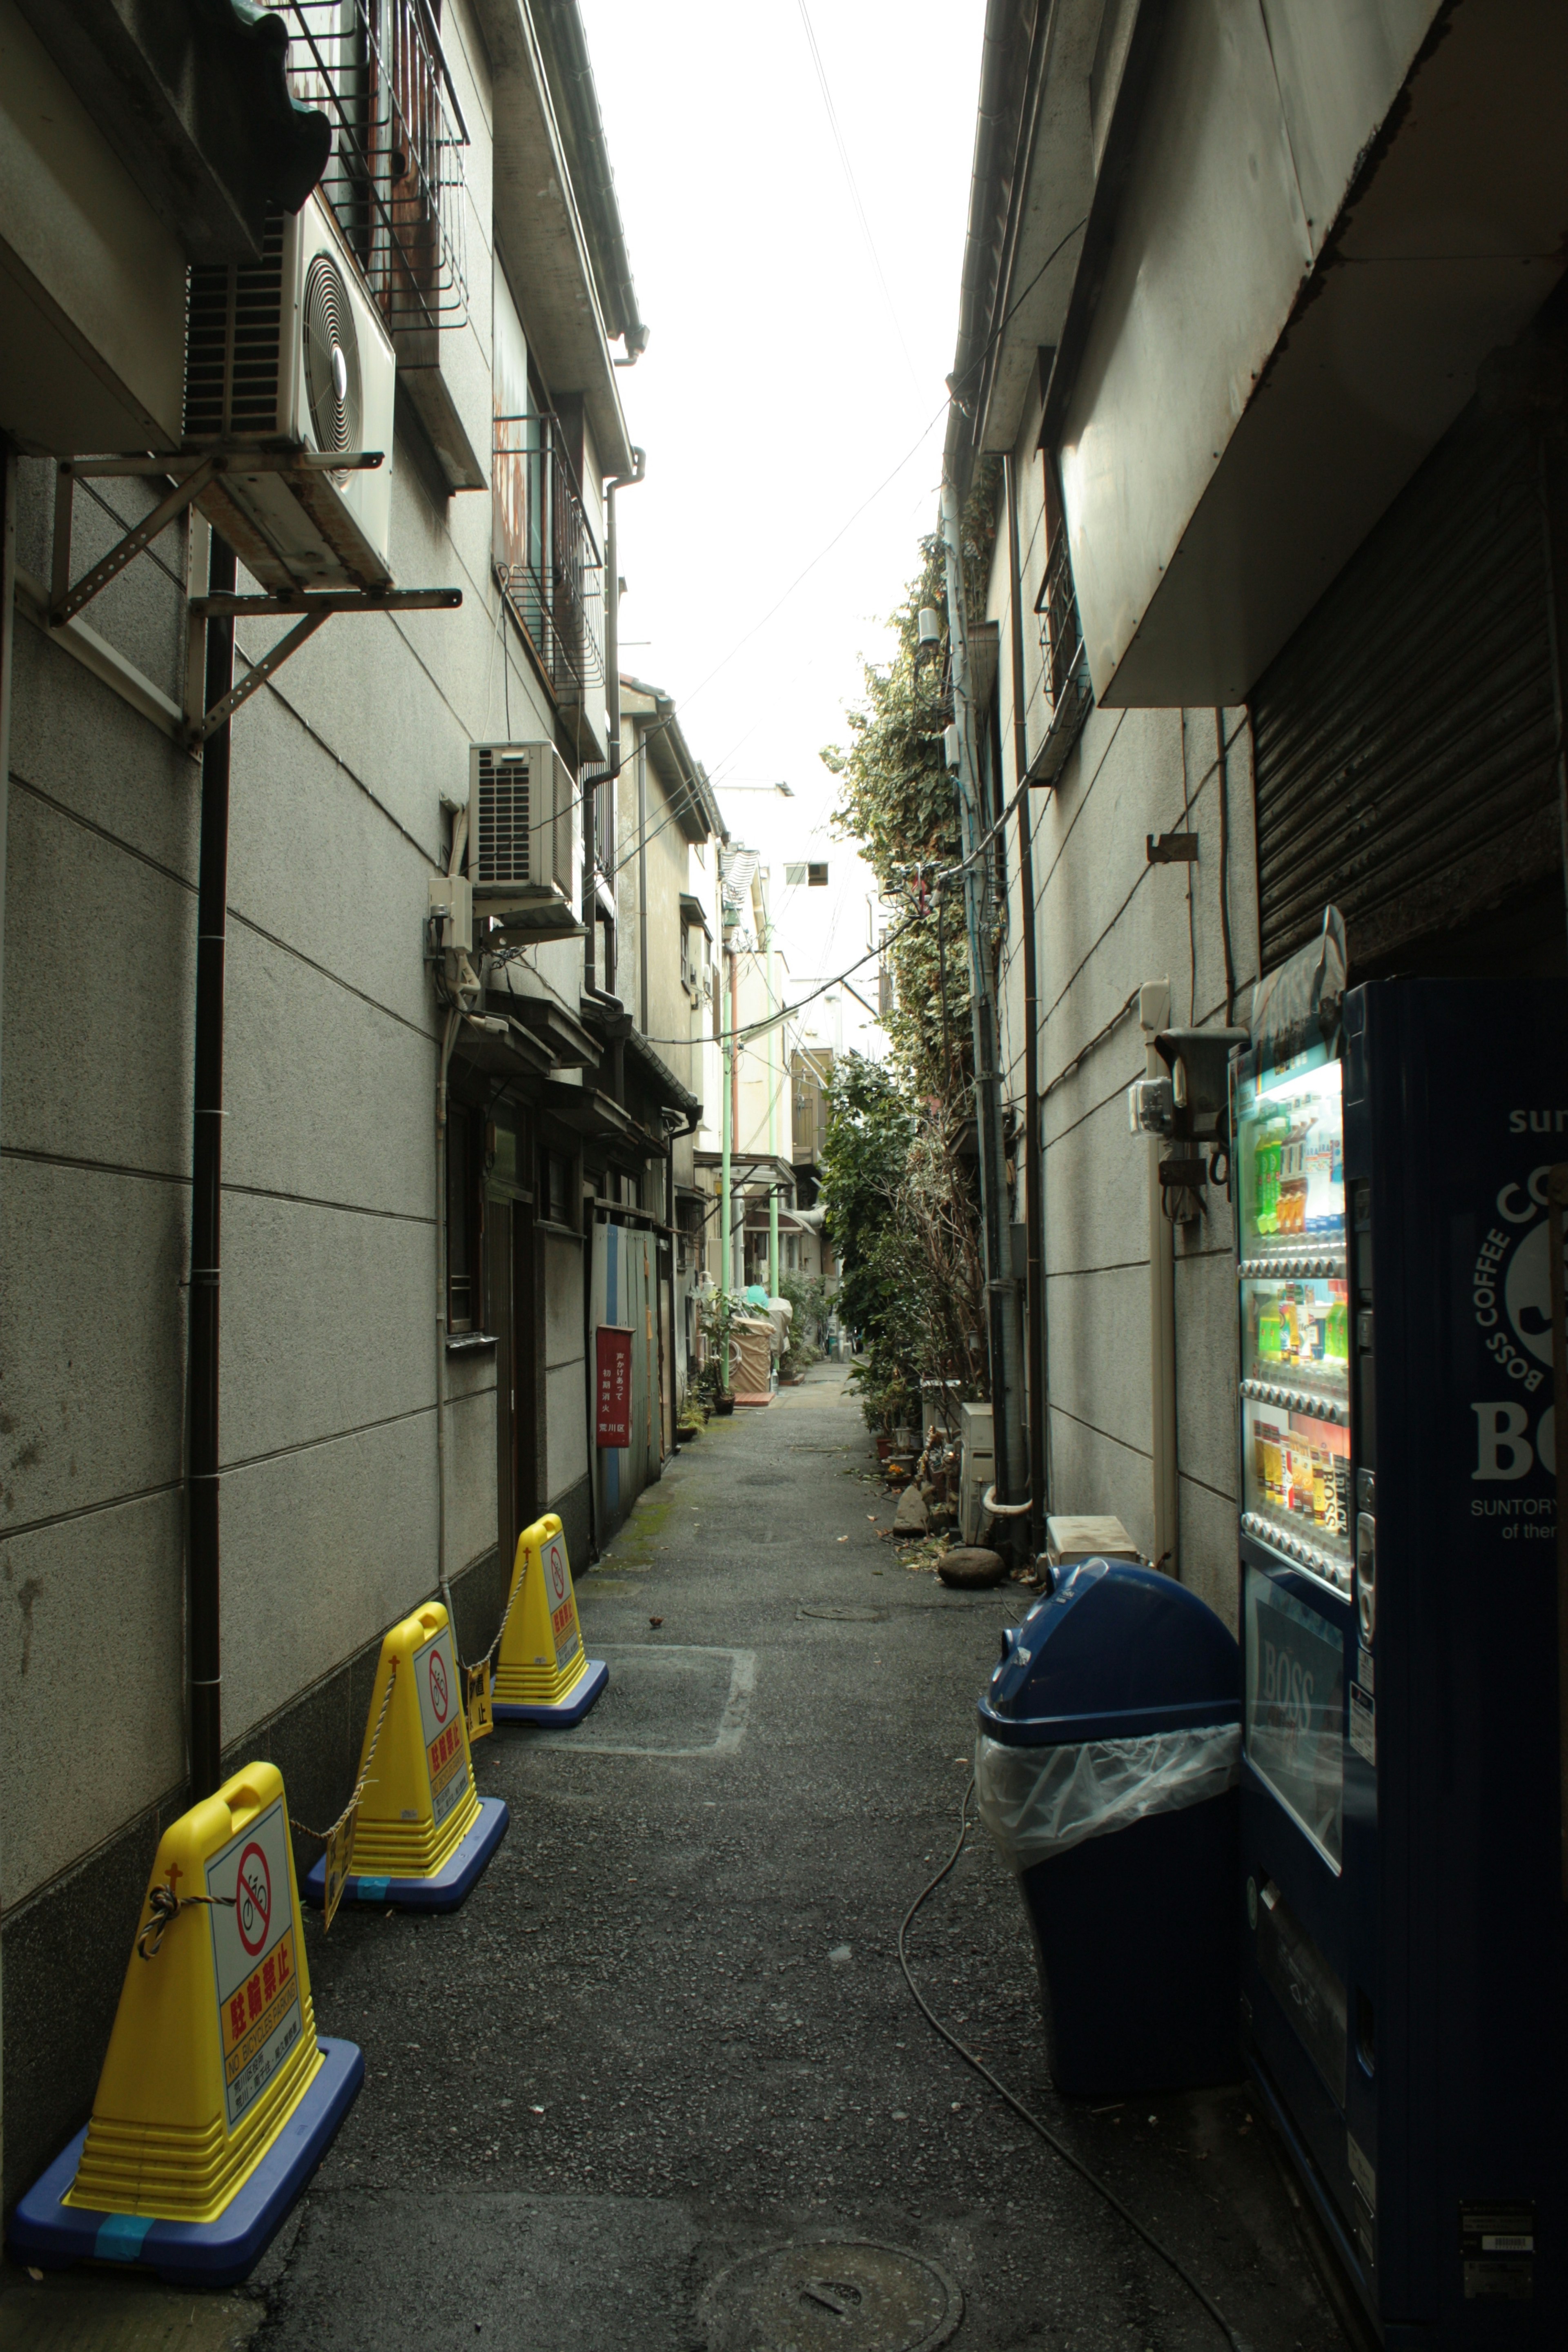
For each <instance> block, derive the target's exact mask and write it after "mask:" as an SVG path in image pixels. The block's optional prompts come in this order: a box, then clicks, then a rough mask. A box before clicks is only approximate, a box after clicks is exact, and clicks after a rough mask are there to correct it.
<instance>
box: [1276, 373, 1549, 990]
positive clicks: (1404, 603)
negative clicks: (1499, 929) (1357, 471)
mask: <svg viewBox="0 0 1568 2352" xmlns="http://www.w3.org/2000/svg"><path fill="white" fill-rule="evenodd" d="M1538 468H1539V459H1538V457H1537V453H1536V448H1535V444H1534V441H1533V438H1532V436H1531V434H1530V433H1529V432H1528V431H1527V430H1526V429H1525V428H1523V427H1522V426H1521V425H1518V424H1515V423H1513V422H1511V421H1509V420H1506V419H1499V418H1497V417H1483V416H1481V415H1479V412H1478V411H1476V410H1475V409H1474V408H1472V409H1470V410H1468V411H1467V412H1466V414H1465V415H1464V416H1462V417H1461V418H1460V420H1459V422H1458V425H1455V426H1454V428H1453V430H1452V431H1451V432H1450V433H1449V434H1448V435H1447V437H1446V438H1445V439H1444V440H1443V441H1442V442H1441V443H1440V444H1439V445H1438V446H1437V448H1436V449H1435V450H1434V451H1433V453H1432V455H1431V457H1428V458H1427V460H1426V463H1425V464H1424V465H1423V466H1422V467H1421V469H1420V471H1419V472H1418V473H1417V474H1416V475H1415V478H1413V479H1412V480H1411V482H1410V483H1409V484H1408V485H1407V486H1406V488H1405V489H1404V490H1403V491H1402V492H1401V494H1400V496H1399V498H1398V499H1396V500H1395V501H1394V505H1393V506H1392V507H1391V508H1390V509H1389V511H1388V512H1387V514H1386V515H1385V516H1384V518H1383V520H1382V521H1381V522H1380V523H1378V524H1377V525H1376V527H1375V528H1374V530H1373V532H1372V534H1371V536H1370V537H1369V538H1368V540H1367V541H1366V542H1365V544H1364V545H1363V547H1361V548H1359V549H1358V550H1357V551H1356V553H1355V554H1354V555H1353V556H1352V558H1351V561H1350V562H1349V563H1348V564H1347V565H1346V566H1345V568H1344V570H1343V571H1342V572H1341V574H1340V576H1339V578H1338V579H1337V580H1336V581H1335V582H1334V584H1333V586H1332V587H1331V589H1329V590H1328V592H1327V593H1326V594H1325V595H1324V596H1323V597H1322V598H1321V601H1320V602H1319V604H1317V606H1316V607H1315V609H1314V610H1313V611H1312V612H1311V613H1310V614H1309V615H1308V617H1307V619H1306V620H1305V621H1304V622H1303V623H1302V625H1301V626H1300V629H1298V630H1297V632H1296V635H1294V636H1293V637H1292V638H1291V640H1290V642H1289V645H1288V646H1286V647H1285V649H1284V651H1283V652H1282V653H1281V654H1280V655H1279V656H1278V657H1277V659H1276V660H1275V661H1274V663H1273V664H1272V666H1271V667H1269V668H1268V670H1266V671H1265V673H1264V675H1263V677H1261V678H1260V679H1259V681H1258V686H1257V688H1256V689H1255V690H1254V694H1253V698H1252V705H1251V709H1252V723H1253V734H1254V744H1255V758H1256V770H1255V772H1256V783H1257V794H1258V915H1259V925H1260V932H1261V953H1262V969H1263V970H1264V971H1270V970H1272V969H1273V967H1274V966H1275V965H1276V964H1278V963H1279V961H1281V960H1282V959H1283V958H1284V957H1285V956H1287V955H1289V953H1290V952H1291V950H1293V949H1295V948H1298V947H1300V945H1301V944H1302V942H1303V941H1304V940H1307V939H1309V938H1310V936H1311V935H1312V934H1313V932H1314V931H1315V930H1316V929H1317V927H1318V924H1319V922H1320V921H1321V915H1322V909H1323V906H1324V903H1325V901H1327V900H1332V901H1333V903H1334V904H1335V905H1336V906H1338V907H1339V908H1340V909H1341V911H1342V914H1343V915H1344V918H1345V923H1346V927H1347V929H1348V932H1349V935H1350V949H1351V955H1352V961H1357V962H1365V961H1370V960H1373V959H1380V960H1381V959H1383V958H1385V957H1387V956H1388V955H1389V954H1390V953H1392V952H1393V951H1394V950H1398V949H1399V948H1401V947H1402V946H1404V945H1405V944H1406V943H1408V942H1411V941H1414V940H1419V939H1422V938H1426V937H1427V936H1429V935H1430V934H1432V933H1434V932H1436V931H1439V930H1442V929H1450V928H1454V927H1458V926H1460V925H1463V924H1465V923H1466V922H1468V921H1469V920H1471V919H1474V918H1475V917H1477V916H1479V914H1481V913H1483V912H1484V911H1485V910H1486V909H1488V908H1495V907H1497V906H1499V905H1500V904H1502V903H1503V902H1505V901H1506V900H1507V899H1508V898H1510V897H1511V896H1512V895H1513V893H1514V892H1515V891H1516V890H1517V889H1519V888H1521V887H1524V886H1526V885H1528V884H1529V883H1531V882H1532V881H1538V880H1539V879H1540V878H1541V877H1542V876H1543V875H1545V874H1547V873H1550V872H1551V871H1552V870H1553V868H1555V867H1556V866H1558V865H1559V863H1560V860H1561V835H1560V824H1559V810H1558V806H1557V792H1556V784H1555V779H1554V775H1553V766H1552V762H1553V746H1554V741H1555V732H1556V729H1555V719H1554V713H1553V701H1552V668H1551V644H1550V637H1549V627H1548V616H1547V588H1546V568H1545V548H1544V540H1543V532H1542V499H1541V488H1540V477H1539V470H1538Z"/></svg>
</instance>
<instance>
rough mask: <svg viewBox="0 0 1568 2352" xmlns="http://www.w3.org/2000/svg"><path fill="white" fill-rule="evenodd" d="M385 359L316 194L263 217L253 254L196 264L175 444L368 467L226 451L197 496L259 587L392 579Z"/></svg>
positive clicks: (372, 316)
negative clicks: (367, 462) (269, 464)
mask: <svg viewBox="0 0 1568 2352" xmlns="http://www.w3.org/2000/svg"><path fill="white" fill-rule="evenodd" d="M396 379H397V365H396V361H395V358H394V355H393V349H392V344H391V341H390V340H389V339H388V336H387V333H386V330H385V329H384V326H383V325H382V322H381V320H380V317H379V315H378V314H377V311H376V309H375V305H374V302H373V301H372V299H371V298H370V296H369V294H368V293H367V292H366V290H365V287H364V282H363V278H361V277H360V275H359V272H358V270H357V268H356V267H355V264H354V262H353V257H352V256H351V254H350V253H349V250H348V247H346V246H345V244H344V243H343V240H342V236H341V235H340V233H339V230H338V226H337V223H336V221H335V220H334V219H333V216H332V214H331V209H330V207H329V206H328V205H327V204H326V203H325V202H324V200H323V199H322V198H321V196H320V195H319V194H318V195H312V196H310V197H308V198H307V200H306V202H305V203H304V205H302V206H301V207H300V211H299V212H298V213H296V214H293V215H289V214H286V213H277V214H274V215H271V216H270V218H269V219H268V226H267V234H266V238H265V240H264V243H263V247H262V254H261V258H260V260H259V261H258V262H228V263H217V264H214V265H211V266H207V265H201V266H198V267H196V268H193V269H192V271H191V275H190V290H189V293H188V296H187V299H186V314H185V446H186V448H187V449H191V450H199V449H212V448H216V449H223V450H225V451H233V450H235V449H240V450H245V449H251V448H254V449H257V450H258V451H263V450H264V451H268V452H271V453H289V452H296V451H311V452H318V453H320V454H321V455H324V456H329V457H330V456H332V455H334V454H336V453H338V452H342V453H343V454H344V455H346V454H348V453H349V452H351V451H360V450H380V451H382V452H383V453H384V457H383V462H382V463H381V464H380V465H379V466H377V467H353V468H351V467H342V468H333V469H331V471H326V470H322V471H320V472H310V471H297V472H287V471H285V472H277V471H269V470H263V469H261V468H258V470H257V471H256V472H254V473H250V472H247V470H246V467H245V464H244V460H243V457H240V458H238V459H237V458H235V457H229V458H228V459H227V461H226V466H225V468H224V470H223V472H222V473H221V474H220V475H219V476H218V477H217V478H216V480H214V481H213V482H212V483H210V484H209V485H208V487H207V488H205V490H204V491H203V492H202V494H201V496H200V498H199V499H197V502H196V503H197V504H198V506H199V507H200V508H201V510H202V512H203V513H204V514H205V516H206V517H207V520H209V521H210V522H211V523H212V525H213V527H214V528H215V530H220V531H221V532H222V533H223V535H224V537H225V538H226V540H227V541H229V543H230V544H231V546H232V547H233V548H234V550H235V551H236V553H237V555H238V557H239V559H240V561H241V562H243V563H244V564H245V566H246V567H247V570H248V571H250V572H253V573H254V574H255V576H256V578H257V579H258V580H259V581H260V582H261V583H262V585H263V586H264V587H266V588H268V589H269V590H271V591H273V592H275V593H277V592H282V593H289V592H290V591H292V590H296V589H301V588H384V587H385V586H387V585H388V583H390V581H391V578H392V570H391V565H390V563H389V562H388V560H387V549H388V542H389V539H390V529H391V521H392V415H393V402H394V397H395V389H396Z"/></svg>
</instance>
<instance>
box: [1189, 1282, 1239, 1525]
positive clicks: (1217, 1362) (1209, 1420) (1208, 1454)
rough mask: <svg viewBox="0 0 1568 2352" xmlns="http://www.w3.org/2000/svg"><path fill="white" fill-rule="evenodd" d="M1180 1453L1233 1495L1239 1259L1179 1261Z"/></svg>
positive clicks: (1207, 1483) (1205, 1480) (1191, 1467)
mask: <svg viewBox="0 0 1568 2352" xmlns="http://www.w3.org/2000/svg"><path fill="white" fill-rule="evenodd" d="M1175 1289H1176V1451H1177V1455H1178V1458H1179V1459H1180V1462H1181V1465H1182V1467H1183V1469H1184V1470H1189V1471H1191V1473H1192V1475H1193V1476H1194V1478H1199V1479H1201V1480H1202V1481H1203V1483H1204V1485H1205V1486H1210V1487H1214V1488H1215V1489H1217V1490H1218V1492H1219V1493H1221V1494H1223V1495H1228V1496H1231V1497H1232V1498H1234V1497H1235V1496H1236V1495H1237V1493H1238V1491H1239V1487H1238V1481H1237V1471H1238V1466H1239V1465H1238V1464H1237V1402H1236V1383H1237V1379H1238V1377H1239V1374H1240V1367H1239V1364H1238V1363H1237V1321H1236V1315H1237V1308H1236V1261H1235V1259H1234V1258H1233V1257H1232V1256H1231V1255H1230V1253H1229V1251H1228V1250H1227V1251H1226V1252H1225V1253H1224V1255H1215V1256H1208V1257H1178V1258H1177V1260H1176V1285H1175Z"/></svg>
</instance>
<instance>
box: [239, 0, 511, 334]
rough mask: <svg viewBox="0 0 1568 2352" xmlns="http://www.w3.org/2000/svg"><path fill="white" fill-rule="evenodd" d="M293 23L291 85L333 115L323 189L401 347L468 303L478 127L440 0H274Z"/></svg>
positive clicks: (455, 319)
mask: <svg viewBox="0 0 1568 2352" xmlns="http://www.w3.org/2000/svg"><path fill="white" fill-rule="evenodd" d="M266 5H268V7H270V8H272V9H273V10H274V12H275V13H276V14H277V15H279V16H282V17H283V18H284V19H285V21H286V23H287V25H288V27H289V89H290V90H291V91H292V93H293V95H294V97H295V98H296V99H297V100H300V102H301V103H302V104H305V105H310V106H315V107H319V108H321V110H322V112H323V113H325V114H326V116H327V118H328V120H329V121H330V122H331V126H332V148H331V155H330V157H329V158H328V162H327V168H326V170H325V172H324V173H322V175H321V193H322V194H323V195H324V196H326V197H327V199H328V200H329V202H330V203H331V207H332V210H333V212H334V214H335V215H336V216H337V220H338V225H339V226H340V227H341V228H342V232H343V236H344V237H345V239H346V240H347V242H348V245H349V247H350V248H351V250H352V251H353V254H354V256H355V257H356V258H357V260H358V262H359V265H360V268H361V269H362V270H363V273H364V278H365V281H366V283H367V284H368V286H369V288H370V289H371V292H372V294H373V295H374V298H375V301H376V304H377V307H378V308H379V310H380V311H381V314H382V316H383V318H384V320H385V321H386V324H387V329H388V331H389V332H390V333H391V335H392V339H393V341H394V343H395V344H396V345H397V346H398V347H399V354H400V357H401V356H402V355H403V352H404V350H405V347H406V346H407V345H408V344H409V342H410V339H413V341H417V340H418V339H419V338H421V337H425V338H427V337H428V335H429V333H430V331H432V330H434V329H438V328H440V327H443V326H457V325H458V324H459V323H460V322H461V321H462V320H463V319H464V318H466V316H467V314H468V279H467V274H466V268H465V247H464V215H463V203H464V197H463V150H464V148H465V147H466V146H467V145H468V131H467V128H466V126H465V124H464V121H463V116H462V110H461V108H460V107H459V106H458V99H457V93H456V91H455V90H454V89H453V88H452V81H451V76H450V75H449V73H448V72H447V63H446V59H445V58H444V57H443V56H442V54H441V44H440V40H439V37H438V36H437V30H436V24H435V20H434V17H433V16H432V14H431V9H430V6H429V0H266Z"/></svg>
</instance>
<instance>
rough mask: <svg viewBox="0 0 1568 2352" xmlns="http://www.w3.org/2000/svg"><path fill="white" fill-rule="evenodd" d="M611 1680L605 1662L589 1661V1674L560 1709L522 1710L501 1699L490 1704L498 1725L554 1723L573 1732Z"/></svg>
mask: <svg viewBox="0 0 1568 2352" xmlns="http://www.w3.org/2000/svg"><path fill="white" fill-rule="evenodd" d="M609 1679H610V1669H609V1667H608V1666H607V1665H606V1664H605V1661H604V1659H603V1658H590V1659H589V1661H588V1671H587V1673H586V1674H585V1675H584V1677H583V1679H582V1681H581V1682H580V1683H579V1684H578V1685H577V1687H576V1689H575V1690H574V1692H573V1693H572V1696H571V1697H570V1698H563V1700H562V1702H561V1704H560V1706H518V1705H516V1704H514V1703H511V1702H509V1701H508V1700H506V1699H500V1698H498V1699H494V1700H492V1701H491V1711H492V1713H493V1714H494V1716H495V1719H496V1721H497V1722H498V1723H552V1724H554V1726H555V1727H556V1728H557V1730H570V1729H571V1727H572V1726H573V1724H574V1723H581V1722H582V1720H583V1717H584V1716H585V1715H586V1714H587V1712H588V1709H589V1708H590V1707H591V1706H596V1705H597V1703H598V1701H599V1700H600V1699H601V1698H602V1697H603V1696H604V1695H605V1684H606V1683H607V1682H608V1681H609Z"/></svg>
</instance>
